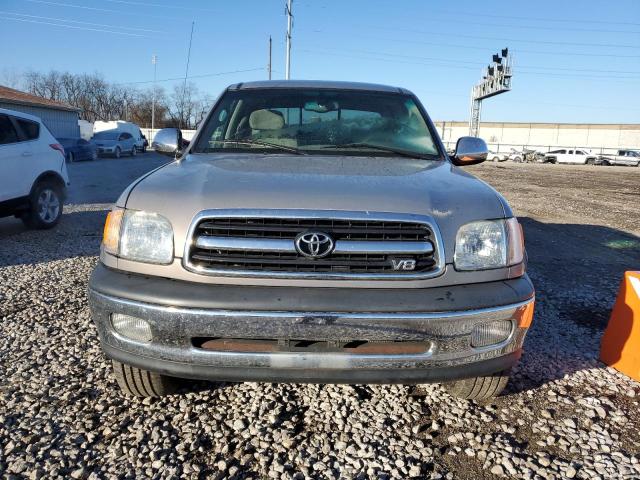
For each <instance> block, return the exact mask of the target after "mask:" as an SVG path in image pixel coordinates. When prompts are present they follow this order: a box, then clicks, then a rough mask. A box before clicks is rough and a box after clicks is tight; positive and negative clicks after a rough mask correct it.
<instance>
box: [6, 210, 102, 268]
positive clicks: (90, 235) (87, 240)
mask: <svg viewBox="0 0 640 480" xmlns="http://www.w3.org/2000/svg"><path fill="white" fill-rule="evenodd" d="M106 215H107V211H106V210H92V211H82V212H69V213H64V215H63V216H62V219H61V220H60V223H59V224H58V225H57V226H56V227H54V228H53V229H51V230H26V229H22V228H20V229H19V228H17V227H15V225H14V224H9V226H8V227H7V228H6V229H3V224H0V267H7V266H12V265H35V264H40V263H47V262H51V261H54V260H64V259H67V258H74V257H86V256H97V255H98V254H99V252H100V242H101V240H102V228H103V225H104V220H105V218H106Z"/></svg>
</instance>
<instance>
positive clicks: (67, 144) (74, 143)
mask: <svg viewBox="0 0 640 480" xmlns="http://www.w3.org/2000/svg"><path fill="white" fill-rule="evenodd" d="M58 142H59V143H60V145H62V146H63V147H64V152H65V154H66V158H67V162H69V163H71V162H80V161H83V160H95V159H96V158H98V152H97V149H96V146H95V144H93V143H91V142H87V141H86V140H85V139H84V138H59V139H58Z"/></svg>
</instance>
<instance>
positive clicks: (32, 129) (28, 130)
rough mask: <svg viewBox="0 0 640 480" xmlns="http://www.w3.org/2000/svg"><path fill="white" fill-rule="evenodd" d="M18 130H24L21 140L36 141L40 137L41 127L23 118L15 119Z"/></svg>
mask: <svg viewBox="0 0 640 480" xmlns="http://www.w3.org/2000/svg"><path fill="white" fill-rule="evenodd" d="M15 121H16V123H17V124H18V128H19V129H20V130H22V135H21V137H22V138H21V140H35V139H36V138H38V137H39V136H40V125H39V124H38V123H36V122H30V121H29V120H24V119H21V118H15Z"/></svg>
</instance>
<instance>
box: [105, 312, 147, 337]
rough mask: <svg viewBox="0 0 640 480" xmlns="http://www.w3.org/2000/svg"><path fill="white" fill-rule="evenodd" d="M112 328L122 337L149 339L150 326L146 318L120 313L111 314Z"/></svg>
mask: <svg viewBox="0 0 640 480" xmlns="http://www.w3.org/2000/svg"><path fill="white" fill-rule="evenodd" d="M111 324H112V325H113V329H114V330H115V331H116V332H118V333H119V334H120V335H122V336H123V337H127V338H130V339H131V340H137V341H139V342H150V341H151V338H152V337H151V327H150V326H149V323H148V322H147V321H146V320H143V319H141V318H137V317H131V316H129V315H123V314H121V313H112V314H111Z"/></svg>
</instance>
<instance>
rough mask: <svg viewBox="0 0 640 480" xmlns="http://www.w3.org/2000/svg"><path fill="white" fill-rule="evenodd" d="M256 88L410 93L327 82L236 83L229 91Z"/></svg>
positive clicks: (401, 89)
mask: <svg viewBox="0 0 640 480" xmlns="http://www.w3.org/2000/svg"><path fill="white" fill-rule="evenodd" d="M254 88H318V89H323V88H330V89H345V90H367V91H374V92H394V93H409V92H408V90H405V89H404V88H399V87H390V86H388V85H378V84H375V83H360V82H336V81H327V80H262V81H257V82H244V83H236V84H234V85H231V86H230V87H229V90H248V89H254Z"/></svg>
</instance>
